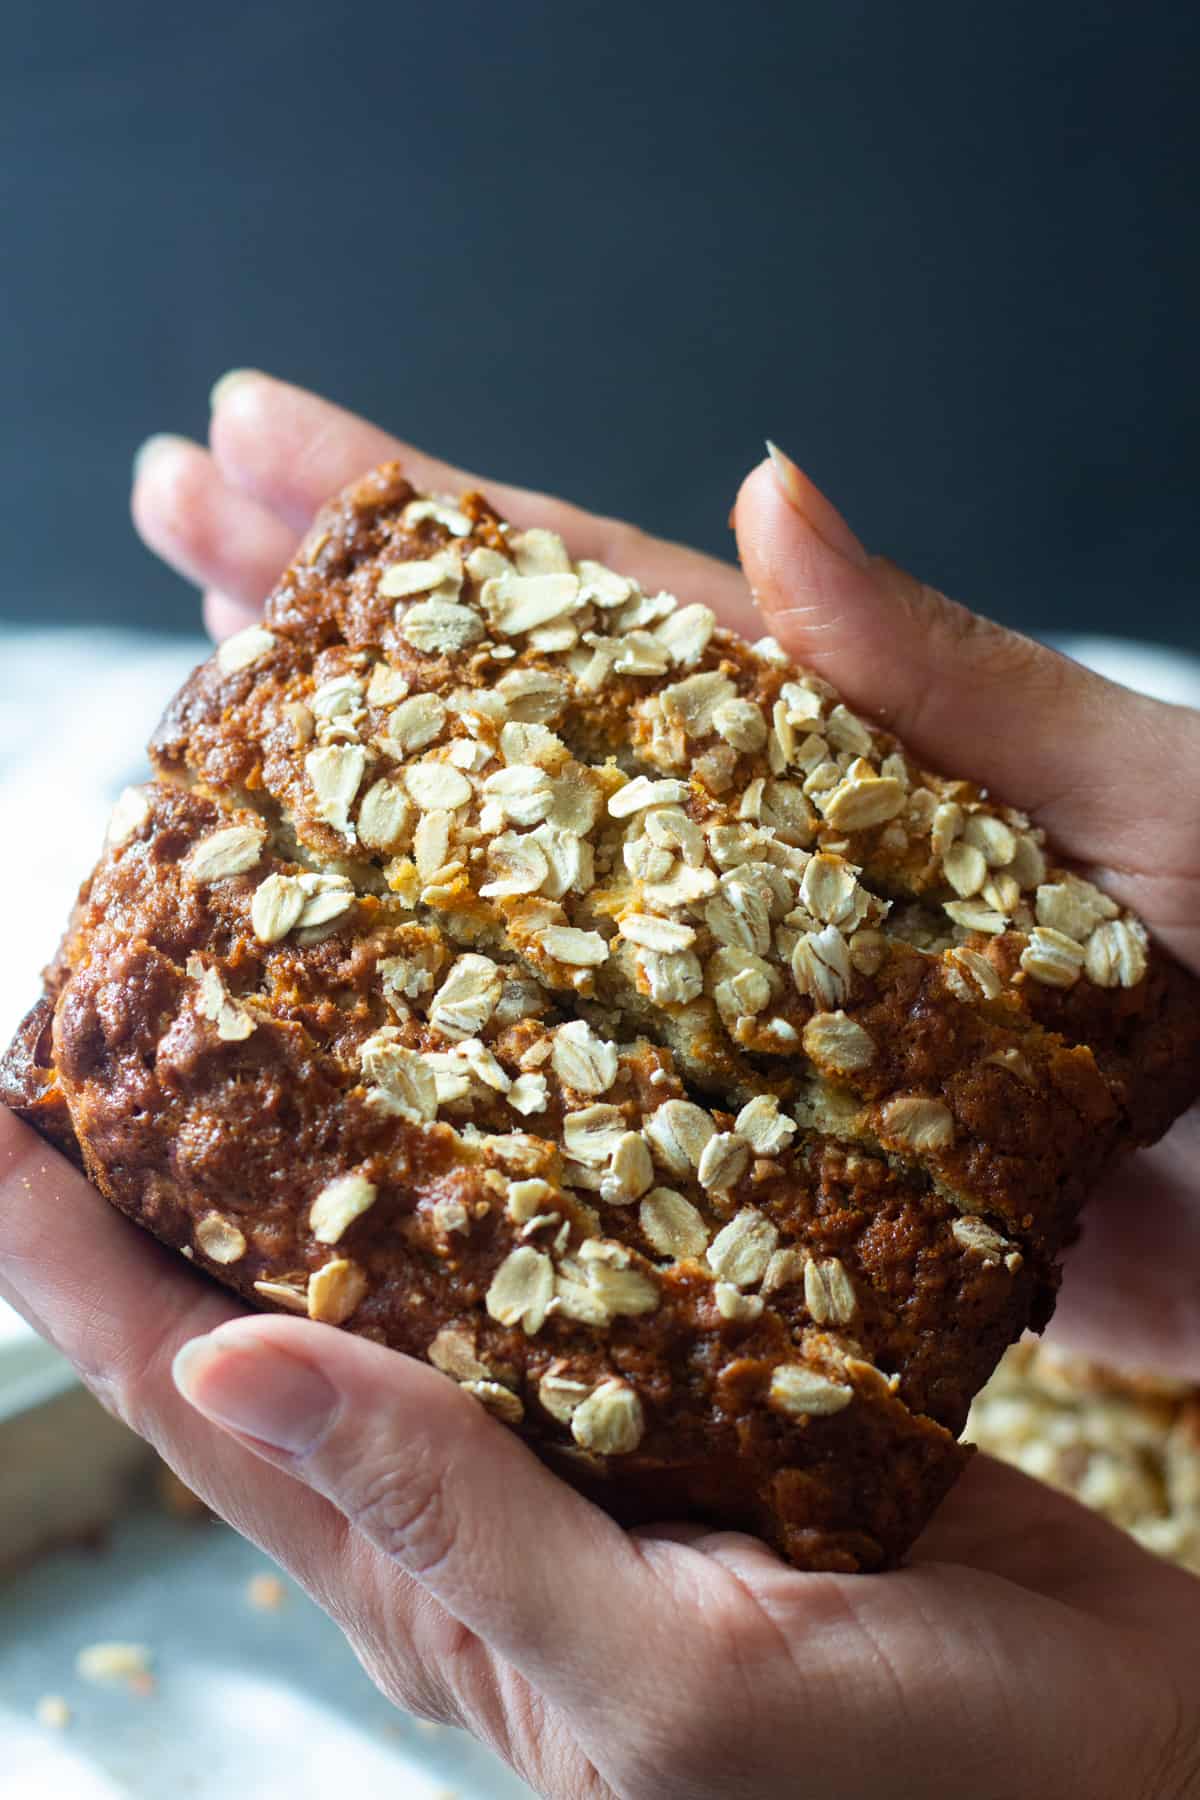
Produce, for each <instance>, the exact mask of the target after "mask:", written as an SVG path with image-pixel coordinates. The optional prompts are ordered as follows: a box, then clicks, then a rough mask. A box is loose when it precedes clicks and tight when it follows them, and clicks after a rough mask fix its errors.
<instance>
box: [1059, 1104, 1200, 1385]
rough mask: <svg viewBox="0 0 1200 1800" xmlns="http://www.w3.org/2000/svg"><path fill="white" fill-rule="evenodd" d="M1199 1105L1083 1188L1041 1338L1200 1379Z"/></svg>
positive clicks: (1112, 1361) (1109, 1360) (1137, 1370)
mask: <svg viewBox="0 0 1200 1800" xmlns="http://www.w3.org/2000/svg"><path fill="white" fill-rule="evenodd" d="M1198 1268H1200V1107H1193V1108H1192V1110H1191V1112H1190V1113H1186V1114H1185V1115H1184V1116H1183V1118H1181V1119H1179V1120H1177V1121H1176V1123H1175V1125H1174V1126H1172V1128H1171V1130H1170V1131H1169V1132H1168V1133H1167V1136H1166V1137H1165V1138H1163V1140H1162V1141H1161V1143H1158V1144H1156V1145H1155V1146H1154V1147H1153V1149H1151V1150H1146V1151H1142V1152H1141V1153H1140V1154H1139V1155H1138V1156H1137V1157H1136V1158H1134V1159H1133V1160H1132V1161H1130V1162H1127V1163H1123V1164H1120V1165H1119V1166H1118V1167H1117V1168H1116V1169H1114V1170H1113V1172H1112V1174H1111V1175H1110V1176H1108V1177H1107V1179H1106V1180H1105V1181H1104V1182H1103V1183H1102V1184H1101V1186H1100V1187H1099V1188H1098V1189H1097V1190H1096V1192H1095V1193H1094V1194H1092V1195H1090V1196H1089V1198H1088V1205H1087V1211H1086V1213H1085V1215H1084V1226H1083V1232H1082V1235H1081V1237H1080V1239H1079V1242H1078V1243H1077V1244H1075V1245H1073V1246H1072V1248H1071V1249H1070V1250H1068V1251H1067V1253H1066V1270H1065V1280H1064V1282H1063V1287H1062V1291H1061V1293H1060V1295H1059V1299H1058V1305H1057V1307H1056V1309H1055V1314H1054V1318H1053V1321H1052V1322H1051V1325H1050V1328H1049V1331H1048V1333H1047V1337H1048V1338H1049V1340H1050V1341H1052V1342H1053V1343H1054V1344H1056V1345H1058V1346H1060V1347H1061V1348H1062V1349H1064V1350H1070V1351H1072V1352H1074V1353H1075V1354H1076V1355H1080V1356H1087V1357H1091V1358H1094V1359H1095V1360H1096V1361H1098V1362H1101V1363H1104V1364H1107V1365H1109V1366H1110V1367H1114V1368H1116V1369H1118V1370H1127V1371H1129V1372H1130V1373H1132V1374H1141V1373H1144V1372H1145V1371H1146V1370H1148V1369H1153V1370H1155V1371H1157V1372H1159V1373H1160V1374H1161V1375H1162V1376H1164V1377H1174V1378H1175V1379H1177V1380H1182V1381H1200V1283H1197V1280H1196V1271H1197V1269H1198Z"/></svg>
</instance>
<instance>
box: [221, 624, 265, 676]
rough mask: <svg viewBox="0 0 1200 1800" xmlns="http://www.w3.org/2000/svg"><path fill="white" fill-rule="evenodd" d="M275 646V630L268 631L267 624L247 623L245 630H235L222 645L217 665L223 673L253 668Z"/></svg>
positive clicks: (232, 673)
mask: <svg viewBox="0 0 1200 1800" xmlns="http://www.w3.org/2000/svg"><path fill="white" fill-rule="evenodd" d="M274 647H275V633H274V632H273V631H268V630H267V628H266V626H265V625H247V626H246V628H245V630H244V631H235V632H234V634H233V636H232V637H227V638H226V639H225V641H224V643H222V644H221V645H220V647H219V649H218V650H217V667H218V668H219V669H220V671H221V673H222V675H237V674H240V672H241V671H242V670H243V669H250V668H253V666H254V664H255V663H258V662H261V661H262V659H263V657H264V656H265V655H266V654H267V652H268V651H269V650H273V649H274Z"/></svg>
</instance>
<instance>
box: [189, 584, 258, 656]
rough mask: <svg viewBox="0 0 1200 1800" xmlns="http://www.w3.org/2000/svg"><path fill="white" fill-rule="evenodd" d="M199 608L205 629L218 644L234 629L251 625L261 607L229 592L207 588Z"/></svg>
mask: <svg viewBox="0 0 1200 1800" xmlns="http://www.w3.org/2000/svg"><path fill="white" fill-rule="evenodd" d="M201 610H202V612H203V614H204V628H205V630H206V631H207V632H208V635H209V637H211V638H213V639H214V640H215V641H216V642H217V643H218V644H219V643H220V642H221V641H222V639H223V638H227V637H232V636H233V634H234V632H235V631H241V630H242V628H243V627H244V626H246V625H253V623H254V621H255V619H257V618H258V616H259V613H260V611H261V608H259V607H257V606H247V605H246V604H245V603H244V602H243V601H241V600H235V599H233V598H232V596H231V595H229V594H222V593H220V592H219V591H218V590H217V589H216V588H209V590H208V592H207V593H206V594H205V596H204V599H203V601H202V603H201Z"/></svg>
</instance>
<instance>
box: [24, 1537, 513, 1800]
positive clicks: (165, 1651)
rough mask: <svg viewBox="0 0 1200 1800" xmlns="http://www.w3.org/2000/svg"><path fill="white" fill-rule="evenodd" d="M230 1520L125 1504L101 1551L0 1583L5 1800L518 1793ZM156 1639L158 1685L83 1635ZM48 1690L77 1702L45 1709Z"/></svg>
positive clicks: (484, 1796) (304, 1799)
mask: <svg viewBox="0 0 1200 1800" xmlns="http://www.w3.org/2000/svg"><path fill="white" fill-rule="evenodd" d="M270 1567H271V1565H270V1564H269V1563H268V1562H267V1561H266V1559H265V1558H264V1557H263V1555H262V1554H261V1552H259V1551H257V1550H255V1549H254V1548H253V1547H252V1546H251V1545H250V1544H247V1543H246V1542H245V1541H244V1540H243V1539H242V1538H239V1537H238V1536H237V1534H236V1533H235V1532H233V1531H231V1530H229V1529H228V1528H227V1527H226V1526H224V1525H217V1524H197V1523H196V1522H194V1521H192V1522H185V1521H181V1520H178V1519H173V1518H168V1517H165V1516H164V1515H162V1514H161V1513H156V1512H147V1513H145V1514H142V1515H135V1516H134V1517H132V1518H131V1519H129V1520H127V1521H126V1522H125V1524H123V1525H122V1526H121V1528H120V1529H119V1531H118V1532H117V1533H116V1534H115V1536H114V1541H113V1544H112V1546H111V1548H109V1549H107V1550H104V1551H102V1552H96V1551H89V1550H82V1551H68V1552H62V1553H60V1554H59V1555H57V1556H55V1557H52V1558H49V1559H48V1560H46V1561H44V1562H42V1563H40V1564H38V1566H37V1567H36V1568H34V1569H32V1570H30V1571H29V1572H28V1573H27V1574H25V1575H22V1576H19V1577H17V1578H16V1579H14V1580H10V1581H9V1582H8V1583H7V1584H6V1586H5V1587H4V1588H3V1589H0V1741H2V1742H3V1756H2V1761H0V1794H2V1795H3V1796H4V1800H230V1796H234V1795H238V1796H241V1795H245V1796H253V1800H329V1797H330V1796H331V1795H338V1794H342V1793H350V1792H354V1793H359V1794H363V1795H365V1796H368V1800H443V1797H444V1800H449V1797H450V1796H451V1795H454V1796H455V1797H456V1800H521V1797H522V1796H524V1797H525V1800H529V1793H530V1790H529V1789H528V1788H527V1787H526V1786H525V1784H524V1783H523V1782H521V1781H518V1780H517V1779H516V1777H515V1776H514V1775H512V1774H510V1773H509V1771H508V1770H507V1769H505V1768H503V1767H502V1766H501V1764H500V1763H499V1762H497V1761H496V1759H495V1758H494V1757H493V1756H491V1755H490V1754H489V1753H488V1752H487V1751H486V1750H484V1749H482V1748H481V1747H480V1746H479V1745H477V1744H475V1743H474V1742H472V1740H471V1739H470V1738H468V1737H466V1736H465V1735H464V1734H463V1733H462V1732H458V1731H450V1730H447V1729H445V1728H443V1727H437V1726H428V1725H421V1724H419V1723H418V1722H417V1721H416V1720H414V1719H411V1718H409V1717H408V1716H407V1715H406V1714H404V1713H401V1712H398V1711H397V1710H396V1709H395V1708H394V1707H393V1706H392V1705H391V1704H390V1703H389V1702H388V1701H387V1700H385V1699H384V1698H383V1696H382V1695H381V1694H379V1693H378V1692H377V1691H376V1689H375V1688H374V1687H373V1686H372V1684H371V1682H370V1681H369V1680H368V1678H367V1676H366V1675H365V1674H364V1673H363V1671H362V1669H361V1668H360V1667H359V1665H358V1663H357V1661H356V1660H355V1658H354V1655H353V1653H352V1651H351V1650H350V1648H349V1646H348V1644H347V1643H346V1641H345V1639H344V1638H343V1637H342V1634H341V1632H340V1631H339V1629H338V1627H337V1626H336V1625H334V1624H333V1622H332V1621H331V1620H330V1619H327V1618H326V1617H325V1615H324V1614H323V1613H322V1612H321V1611H320V1610H319V1608H317V1607H316V1606H314V1605H313V1603H312V1602H311V1601H309V1600H307V1599H306V1598H305V1597H304V1596H303V1595H302V1594H301V1593H300V1591H299V1590H298V1589H297V1588H295V1587H293V1586H292V1584H291V1583H290V1582H287V1581H285V1583H284V1586H285V1592H286V1599H285V1603H284V1605H283V1607H282V1608H281V1609H280V1610H279V1611H278V1612H260V1611H256V1610H255V1609H254V1608H253V1607H251V1606H250V1604H249V1602H248V1600H247V1598H246V1584H247V1582H248V1581H249V1579H250V1577H251V1576H253V1575H257V1574H260V1573H262V1572H264V1571H267V1570H269V1569H270ZM113 1639H118V1640H120V1641H122V1642H127V1643H137V1644H145V1645H146V1646H147V1648H148V1649H149V1650H150V1651H151V1653H152V1655H153V1663H152V1670H153V1674H154V1678H155V1683H156V1686H155V1691H154V1692H153V1693H152V1694H147V1695H137V1694H132V1693H130V1692H129V1690H128V1689H127V1688H126V1687H125V1686H124V1685H122V1684H119V1683H118V1684H114V1685H111V1686H109V1685H106V1686H103V1687H100V1686H93V1685H90V1684H89V1683H87V1682H86V1681H83V1680H81V1679H80V1677H79V1676H77V1674H76V1673H75V1658H76V1655H77V1654H78V1652H79V1651H80V1650H81V1649H83V1648H84V1647H85V1646H86V1645H88V1644H93V1643H98V1642H108V1641H111V1640H113ZM46 1694H60V1695H62V1697H63V1698H64V1699H65V1700H66V1701H67V1704H68V1705H69V1707H70V1708H71V1713H72V1718H71V1722H70V1724H69V1725H67V1726H66V1728H65V1729H63V1730H61V1731H59V1730H54V1729H52V1728H50V1727H47V1726H43V1725H40V1724H39V1723H38V1722H37V1718H36V1710H37V1703H38V1701H39V1700H40V1699H41V1698H42V1697H43V1696H44V1695H46Z"/></svg>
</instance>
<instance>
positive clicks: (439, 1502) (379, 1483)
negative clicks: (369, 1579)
mask: <svg viewBox="0 0 1200 1800" xmlns="http://www.w3.org/2000/svg"><path fill="white" fill-rule="evenodd" d="M348 1511H349V1514H350V1517H351V1518H352V1519H353V1521H354V1523H355V1524H356V1525H357V1526H358V1527H359V1529H360V1530H361V1531H364V1532H365V1533H366V1534H367V1536H368V1537H369V1538H370V1539H371V1541H372V1542H373V1543H374V1544H376V1545H377V1546H378V1547H379V1549H381V1550H382V1551H383V1552H384V1554H385V1555H387V1556H391V1557H394V1558H395V1560H396V1561H397V1562H399V1563H401V1564H403V1566H404V1567H405V1568H406V1569H409V1570H411V1571H412V1573H413V1574H414V1575H417V1576H419V1577H424V1576H428V1575H430V1574H432V1573H433V1572H434V1571H435V1570H436V1569H437V1568H438V1567H439V1566H440V1565H441V1564H443V1563H445V1562H446V1561H447V1560H448V1559H449V1557H450V1556H451V1555H452V1554H453V1552H454V1548H455V1544H456V1541H457V1536H458V1528H457V1521H456V1519H455V1513H454V1508H453V1506H452V1504H451V1501H450V1498H449V1494H448V1492H447V1479H446V1471H445V1468H444V1467H443V1466H442V1465H441V1464H440V1462H439V1461H438V1460H437V1459H436V1458H435V1457H434V1456H433V1455H431V1454H430V1453H429V1452H419V1451H418V1452H412V1453H409V1456H408V1457H405V1455H404V1453H403V1452H401V1453H400V1454H387V1455H385V1456H384V1457H383V1458H382V1459H381V1460H378V1461H375V1462H372V1463H371V1464H369V1465H368V1466H367V1468H366V1469H365V1470H364V1471H363V1472H362V1473H361V1474H360V1475H358V1476H357V1477H356V1478H355V1481H354V1488H353V1492H352V1494H351V1496H350V1505H349V1508H348Z"/></svg>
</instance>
